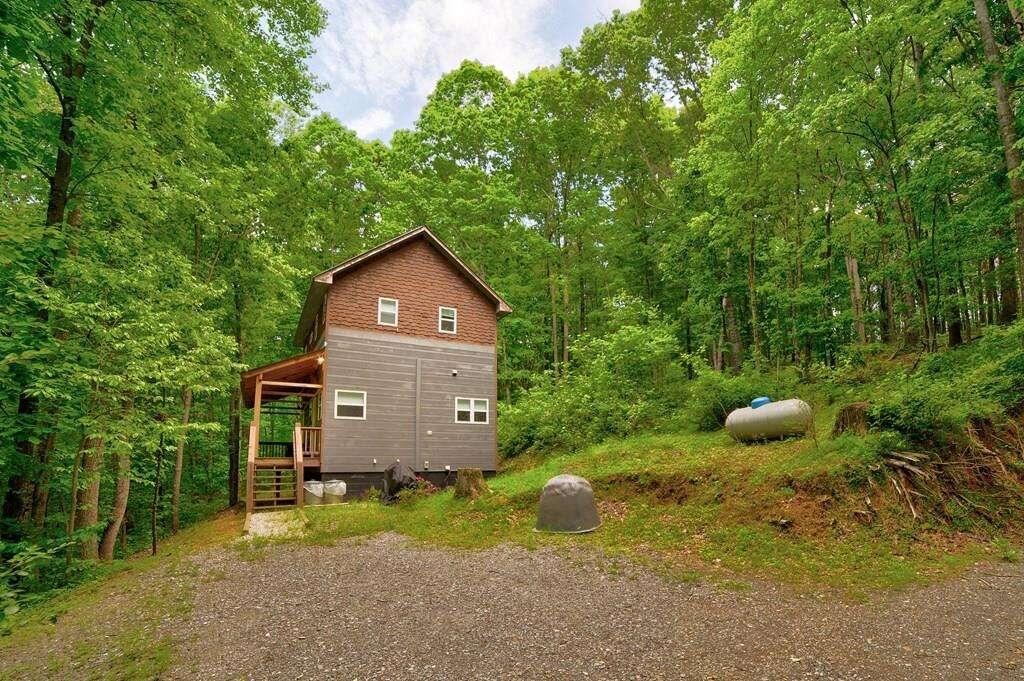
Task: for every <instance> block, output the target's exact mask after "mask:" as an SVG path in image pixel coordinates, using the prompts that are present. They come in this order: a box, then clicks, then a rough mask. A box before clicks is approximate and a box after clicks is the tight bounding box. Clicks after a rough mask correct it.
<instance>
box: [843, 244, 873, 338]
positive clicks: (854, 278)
mask: <svg viewBox="0 0 1024 681" xmlns="http://www.w3.org/2000/svg"><path fill="white" fill-rule="evenodd" d="M846 274H847V276H849V277H850V304H851V305H852V307H853V326H854V328H855V329H856V330H857V343H858V344H859V345H866V344H867V342H868V338H867V333H866V332H865V330H864V295H863V293H862V292H861V286H860V266H859V265H858V264H857V258H855V257H854V256H852V255H850V254H849V253H847V254H846Z"/></svg>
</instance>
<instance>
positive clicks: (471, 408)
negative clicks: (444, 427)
mask: <svg viewBox="0 0 1024 681" xmlns="http://www.w3.org/2000/svg"><path fill="white" fill-rule="evenodd" d="M488 413H489V410H488V401H487V400H485V399H479V398H473V397H456V398H455V422H456V423H487V414H488Z"/></svg>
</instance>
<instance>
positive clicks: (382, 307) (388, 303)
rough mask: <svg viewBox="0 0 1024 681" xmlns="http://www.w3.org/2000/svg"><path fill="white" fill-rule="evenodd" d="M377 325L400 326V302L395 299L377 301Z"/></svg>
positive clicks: (379, 299)
mask: <svg viewBox="0 0 1024 681" xmlns="http://www.w3.org/2000/svg"><path fill="white" fill-rule="evenodd" d="M377 323H378V324H380V325H381V326H398V301H397V300H395V299H394V298H378V299H377Z"/></svg>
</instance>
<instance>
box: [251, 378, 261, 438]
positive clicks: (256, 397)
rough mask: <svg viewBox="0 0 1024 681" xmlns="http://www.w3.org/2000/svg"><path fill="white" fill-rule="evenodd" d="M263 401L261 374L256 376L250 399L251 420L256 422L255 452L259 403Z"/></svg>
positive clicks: (258, 436)
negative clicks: (253, 392)
mask: <svg viewBox="0 0 1024 681" xmlns="http://www.w3.org/2000/svg"><path fill="white" fill-rule="evenodd" d="M262 402H263V374H260V375H259V376H257V377H256V393H255V394H254V395H253V399H252V422H253V423H255V424H256V453H257V454H259V451H260V447H259V445H260V404H261V403H262Z"/></svg>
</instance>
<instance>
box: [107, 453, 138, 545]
mask: <svg viewBox="0 0 1024 681" xmlns="http://www.w3.org/2000/svg"><path fill="white" fill-rule="evenodd" d="M116 458H117V483H116V485H115V491H114V506H113V508H111V509H110V522H109V523H108V524H107V529H105V530H104V531H103V538H102V539H101V540H100V560H105V561H111V560H113V559H114V544H115V542H117V533H118V532H120V531H121V523H122V522H124V512H125V509H127V508H128V491H129V489H130V488H131V482H132V480H131V468H132V460H131V457H130V456H129V454H128V452H126V451H120V452H118V453H117V457H116Z"/></svg>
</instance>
